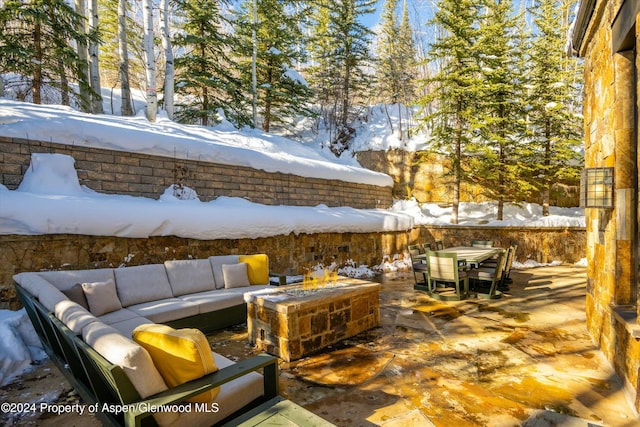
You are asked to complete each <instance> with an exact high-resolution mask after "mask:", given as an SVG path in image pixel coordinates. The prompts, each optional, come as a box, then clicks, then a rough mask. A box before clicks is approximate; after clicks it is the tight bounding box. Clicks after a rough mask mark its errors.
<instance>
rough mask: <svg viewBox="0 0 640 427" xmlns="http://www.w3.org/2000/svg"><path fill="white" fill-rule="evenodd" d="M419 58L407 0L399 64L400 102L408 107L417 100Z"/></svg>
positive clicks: (400, 41) (402, 26)
mask: <svg viewBox="0 0 640 427" xmlns="http://www.w3.org/2000/svg"><path fill="white" fill-rule="evenodd" d="M417 58H418V53H417V50H416V46H415V42H414V39H413V30H412V29H411V23H410V22H409V8H408V6H407V0H405V1H404V3H403V7H402V18H401V20H400V28H399V32H398V62H399V63H400V64H401V67H400V70H401V74H400V83H401V85H400V89H401V90H400V102H402V103H403V104H404V105H407V106H408V105H410V104H413V102H414V101H415V98H416V97H415V89H416V76H417V68H416V67H417Z"/></svg>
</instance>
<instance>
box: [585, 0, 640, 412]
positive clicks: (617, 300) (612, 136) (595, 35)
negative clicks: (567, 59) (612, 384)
mask: <svg viewBox="0 0 640 427" xmlns="http://www.w3.org/2000/svg"><path fill="white" fill-rule="evenodd" d="M635 3H637V2H635ZM625 5H626V7H630V6H636V5H637V4H634V2H633V1H631V0H626V1H625V0H612V1H602V0H598V1H596V2H594V3H591V6H590V7H589V2H584V4H582V7H581V11H580V12H584V14H583V15H582V16H584V19H583V20H579V22H578V25H577V26H576V29H577V30H575V31H578V32H582V31H583V36H579V37H578V38H577V39H576V38H575V36H574V44H575V43H576V41H578V43H579V45H576V46H575V48H576V49H578V52H577V54H578V55H579V56H581V57H583V58H584V66H585V71H584V77H585V79H584V93H585V99H584V118H585V167H587V168H595V167H612V168H614V209H596V208H590V209H586V222H587V245H586V247H587V260H588V282H587V298H586V310H587V313H586V314H587V328H588V329H589V332H590V334H591V336H592V337H593V339H594V341H595V342H596V343H597V344H598V345H599V346H600V347H601V349H602V351H603V352H604V354H605V355H606V357H607V358H608V359H609V361H610V362H611V363H612V364H613V366H614V368H615V369H616V372H617V373H618V375H619V376H620V377H621V378H622V380H623V382H624V385H625V391H626V393H627V396H628V397H629V399H630V401H631V402H632V403H633V404H634V406H635V408H636V410H640V378H639V372H640V324H639V323H638V320H637V319H638V318H640V316H638V311H637V310H638V309H639V308H640V307H639V305H638V228H637V224H638V213H637V212H638V209H637V203H638V200H637V195H638V170H637V163H638V157H637V151H638V150H637V147H638V139H637V123H638V121H637V99H639V98H640V96H639V95H638V87H637V82H636V75H637V71H636V68H637V66H638V65H637V64H638V59H637V58H636V56H635V53H634V47H635V46H637V44H638V42H637V41H636V37H637V36H636V34H635V32H636V30H635V29H636V28H640V20H638V21H637V23H636V20H637V19H638V18H637V16H633V15H631V14H630V13H628V10H626V11H625V12H622V13H620V10H621V8H623V7H625ZM578 16H581V15H580V13H579V15H578ZM617 17H621V18H622V19H624V20H630V22H627V24H629V26H630V27H631V26H633V24H636V25H635V26H633V28H629V29H630V30H631V31H630V33H629V34H628V37H627V36H626V35H623V38H625V37H627V38H626V40H624V41H623V42H622V45H621V44H620V42H621V40H622V39H620V38H619V37H618V36H616V34H614V32H613V30H612V29H613V28H614V27H616V28H619V27H618V25H617V24H616V19H617ZM619 23H620V21H618V24H619ZM574 34H575V33H574ZM627 44H628V46H624V45H627ZM636 50H637V47H636Z"/></svg>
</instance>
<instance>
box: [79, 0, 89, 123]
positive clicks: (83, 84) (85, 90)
mask: <svg viewBox="0 0 640 427" xmlns="http://www.w3.org/2000/svg"><path fill="white" fill-rule="evenodd" d="M76 13H77V14H78V15H79V16H80V17H81V19H79V20H78V22H79V27H78V28H77V31H78V33H80V34H81V35H85V34H86V33H87V27H86V25H85V21H86V19H87V17H86V16H87V15H86V13H87V12H86V10H85V0H76ZM76 44H77V49H78V58H79V59H80V61H78V62H79V64H78V80H79V81H78V86H79V89H80V109H81V110H82V111H84V112H85V113H89V112H91V93H90V91H89V86H87V82H88V81H89V77H88V69H87V64H88V53H87V45H86V44H85V43H84V42H81V41H79V40H76Z"/></svg>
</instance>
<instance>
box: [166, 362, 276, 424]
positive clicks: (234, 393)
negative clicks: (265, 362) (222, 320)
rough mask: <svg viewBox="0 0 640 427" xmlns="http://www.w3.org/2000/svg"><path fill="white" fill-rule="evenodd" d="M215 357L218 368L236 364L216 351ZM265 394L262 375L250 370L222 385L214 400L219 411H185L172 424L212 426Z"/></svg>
mask: <svg viewBox="0 0 640 427" xmlns="http://www.w3.org/2000/svg"><path fill="white" fill-rule="evenodd" d="M213 358H214V360H215V362H216V365H217V366H218V369H222V368H225V367H227V366H231V365H233V364H234V362H232V361H231V360H229V359H227V358H226V357H224V356H221V355H219V354H218V353H216V352H213ZM263 395H264V382H263V378H262V375H260V374H259V373H257V372H250V373H249V374H247V375H243V376H241V377H239V378H236V379H235V380H233V381H229V382H228V383H226V384H223V385H222V386H221V387H220V392H219V393H218V396H216V398H215V401H214V402H212V403H216V404H217V405H216V407H217V408H218V412H215V411H210V412H205V411H195V410H192V411H190V412H183V413H181V414H180V417H179V418H178V419H177V420H175V421H174V422H173V424H171V426H172V427H174V426H175V427H181V426H210V425H213V424H216V423H218V422H220V421H222V420H223V419H225V418H226V417H228V416H229V415H231V414H233V413H234V412H236V411H237V410H239V409H241V408H242V407H244V406H246V405H248V404H249V403H251V402H252V401H253V400H255V399H257V398H259V397H260V396H263Z"/></svg>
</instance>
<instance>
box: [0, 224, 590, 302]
mask: <svg viewBox="0 0 640 427" xmlns="http://www.w3.org/2000/svg"><path fill="white" fill-rule="evenodd" d="M475 238H478V239H482V240H489V239H491V240H494V242H495V245H496V246H502V247H506V246H508V245H511V244H514V243H517V244H518V251H517V254H516V255H517V259H518V260H520V261H525V260H526V259H533V260H536V261H540V262H550V261H552V260H559V261H565V262H570V263H573V262H576V261H577V260H579V259H581V258H583V257H584V253H585V241H586V237H585V231H584V229H581V228H570V229H544V230H541V229H534V228H528V229H518V228H505V229H498V228H484V227H454V226H441V227H416V228H414V229H412V230H409V231H406V232H388V233H322V234H299V235H295V234H289V235H286V236H284V235H283V236H274V237H266V238H259V239H239V240H195V239H186V238H180V237H173V236H168V237H151V238H148V239H142V238H140V239H138V238H122V237H106V236H84V235H70V234H59V235H43V236H18V235H0V309H3V308H9V307H11V308H14V309H15V308H18V307H19V303H18V301H17V300H16V296H15V292H14V289H13V279H12V277H13V275H14V274H16V273H20V272H23V271H41V270H61V269H70V270H72V269H84V268H103V267H124V266H132V265H142V264H153V263H161V262H164V261H165V260H171V259H188V258H206V257H208V256H211V255H228V254H251V253H266V254H267V255H269V262H270V268H271V270H272V271H274V272H279V273H286V274H289V275H297V274H304V273H305V272H307V271H308V270H309V269H311V268H313V267H315V266H317V265H318V264H323V265H325V266H329V265H331V264H332V263H334V262H335V263H336V264H337V265H338V266H345V265H346V264H347V263H348V262H349V261H350V260H352V261H353V262H355V263H356V265H358V266H360V265H367V266H369V267H374V266H377V265H380V264H381V263H382V262H383V260H385V259H391V260H392V259H393V258H394V256H396V255H400V254H403V253H404V252H405V250H406V247H407V245H408V244H414V243H423V242H431V241H434V240H443V241H444V242H445V244H446V245H447V246H457V245H465V244H468V243H469V241H470V240H471V239H475ZM407 255H408V254H407Z"/></svg>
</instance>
